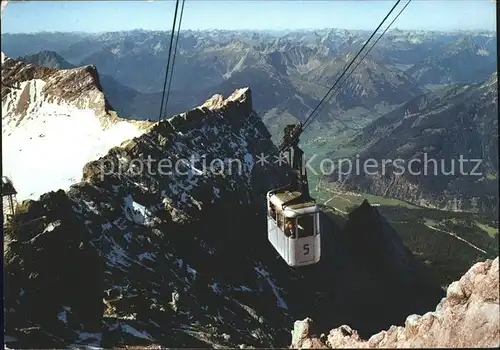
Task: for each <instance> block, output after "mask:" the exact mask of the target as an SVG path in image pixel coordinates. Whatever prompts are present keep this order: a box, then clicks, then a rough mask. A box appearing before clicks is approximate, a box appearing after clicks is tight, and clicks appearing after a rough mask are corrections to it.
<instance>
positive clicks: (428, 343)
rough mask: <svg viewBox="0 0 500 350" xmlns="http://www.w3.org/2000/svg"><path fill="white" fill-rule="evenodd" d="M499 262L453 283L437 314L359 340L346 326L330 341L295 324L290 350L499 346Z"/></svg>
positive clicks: (477, 268) (488, 263)
mask: <svg viewBox="0 0 500 350" xmlns="http://www.w3.org/2000/svg"><path fill="white" fill-rule="evenodd" d="M498 276H499V270H498V257H497V258H496V259H494V260H486V261H484V262H479V263H477V264H475V265H474V266H472V267H471V268H470V270H469V271H468V272H467V273H466V274H465V275H464V276H463V277H462V278H461V279H460V280H459V281H456V282H454V283H452V284H451V285H450V286H449V287H448V290H447V294H446V297H445V298H443V299H442V300H441V302H440V303H439V305H438V306H437V307H436V310H435V311H433V312H428V313H426V314H424V315H422V316H419V315H410V316H408V318H407V319H406V322H405V326H404V327H395V326H392V327H391V328H390V329H388V330H387V331H382V332H380V333H377V334H374V335H373V336H371V337H370V338H369V339H368V340H363V339H361V338H360V337H359V335H358V333H357V332H356V331H355V330H353V329H352V328H351V327H349V326H347V325H343V326H341V327H339V328H335V329H332V330H331V331H330V332H329V333H328V335H325V334H322V335H321V336H319V337H318V335H315V334H314V323H313V321H312V320H311V319H310V318H307V319H305V320H303V321H297V322H295V325H294V330H293V331H292V344H291V348H296V349H301V348H306V349H324V348H400V347H402V348H443V347H446V348H467V347H471V348H472V347H493V348H495V347H496V348H498V347H499V346H500V316H499V315H500V308H499V284H498V280H499V277H498Z"/></svg>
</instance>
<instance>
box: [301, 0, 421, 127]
mask: <svg viewBox="0 0 500 350" xmlns="http://www.w3.org/2000/svg"><path fill="white" fill-rule="evenodd" d="M410 2H411V0H408V2H407V3H406V5H405V6H404V7H403V8H402V9H401V10H400V11H399V12H398V14H397V15H396V16H395V17H394V19H393V20H392V21H391V23H389V25H388V26H387V27H386V28H385V29H384V31H383V32H382V33H381V34H380V35H379V37H378V38H377V40H375V42H374V43H373V44H372V45H371V46H370V47H369V48H368V50H367V51H366V52H365V54H364V55H363V56H362V57H361V59H360V60H359V61H358V63H356V65H355V66H354V68H353V69H352V70H351V71H350V72H349V74H348V75H347V76H346V77H345V79H344V80H343V82H345V81H347V80H348V79H349V77H350V76H351V74H352V73H353V72H354V71H355V70H356V68H358V66H359V65H360V64H361V62H363V60H364V59H365V57H366V56H367V55H368V54H369V53H370V51H371V50H372V49H373V48H374V47H375V45H377V43H378V42H379V41H380V39H382V37H383V36H384V34H385V33H386V32H387V31H388V30H389V28H390V27H391V26H392V25H393V23H394V22H395V21H396V20H397V19H398V17H399V16H400V15H401V13H403V11H404V10H405V9H406V7H408V5H409V4H410ZM340 85H342V82H341V83H340ZM340 85H339V86H338V87H337V89H335V92H337V91H338V90H339V89H340ZM332 96H333V95H332ZM323 106H324V105H323ZM319 112H320V109H318V111H317V113H318V114H319ZM309 125H310V123H309V124H308V125H305V122H304V124H303V128H302V130H304V129H305V128H306V127H307V126H309Z"/></svg>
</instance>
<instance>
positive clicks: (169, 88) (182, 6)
mask: <svg viewBox="0 0 500 350" xmlns="http://www.w3.org/2000/svg"><path fill="white" fill-rule="evenodd" d="M185 2H186V0H182V5H181V15H180V17H179V25H178V26H177V36H176V38H175V45H174V56H173V58H172V69H171V70H170V76H169V81H168V88H167V97H166V99H165V114H167V107H168V98H169V97H170V90H171V88H172V78H173V76H174V66H175V57H176V56H177V47H178V45H179V35H180V32H181V24H182V15H183V14H184V3H185Z"/></svg>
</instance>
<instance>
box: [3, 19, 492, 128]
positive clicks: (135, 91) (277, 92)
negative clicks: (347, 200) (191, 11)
mask: <svg viewBox="0 0 500 350" xmlns="http://www.w3.org/2000/svg"><path fill="white" fill-rule="evenodd" d="M368 36H369V32H368V31H349V30H342V29H325V30H310V31H290V32H286V33H276V32H265V31H224V30H213V31H184V32H183V33H182V34H181V36H180V39H179V50H178V54H177V57H176V64H175V71H174V77H173V83H172V93H171V96H172V98H171V99H170V100H169V103H170V102H171V106H170V107H169V109H168V110H169V114H175V113H177V112H181V111H183V110H185V109H187V108H191V107H193V106H195V105H197V104H199V103H201V102H203V101H204V100H205V99H206V98H208V97H210V96H211V95H212V94H214V93H219V92H221V93H228V92H231V91H232V90H234V88H235V87H239V86H251V87H252V88H253V90H254V91H255V94H256V96H255V99H254V104H255V108H256V111H257V112H258V113H259V114H260V115H262V116H265V117H264V118H265V119H266V120H267V124H268V126H270V125H271V124H273V126H274V124H276V123H278V124H279V125H280V126H279V127H276V129H277V130H280V129H281V124H282V123H283V122H284V120H289V119H292V120H297V119H298V120H301V119H304V118H305V116H307V115H308V113H309V112H310V111H311V110H312V109H313V108H314V107H315V105H316V104H317V103H318V102H319V100H320V99H321V98H322V97H323V96H324V94H325V93H326V91H327V90H328V88H329V87H330V85H331V84H332V83H333V81H334V80H335V79H336V77H337V75H338V74H339V72H340V70H341V69H342V68H343V67H344V66H345V65H346V63H347V62H348V58H349V57H352V55H353V54H354V53H355V52H356V50H358V49H359V48H360V47H361V45H362V44H363V42H364V40H366V39H367V37H368ZM494 39H495V34H494V33H487V32H462V33H446V32H424V31H400V30H393V31H390V32H388V33H387V34H386V36H385V37H384V39H383V40H381V41H380V42H379V43H378V44H377V46H376V48H375V49H374V51H373V52H372V53H370V55H369V56H368V57H367V59H366V61H365V62H363V63H362V64H361V65H360V66H359V67H358V69H357V70H356V72H355V73H354V74H353V75H352V76H351V77H349V79H348V81H346V82H345V83H344V84H343V85H342V87H341V89H340V90H339V91H338V92H337V93H336V97H335V98H333V99H332V103H331V104H329V105H328V106H327V107H326V108H324V109H323V110H322V118H324V119H326V120H328V119H331V118H333V117H334V116H335V118H339V114H341V116H340V119H342V114H344V112H347V113H345V114H346V115H348V117H345V118H344V119H347V122H349V120H350V118H353V117H359V116H361V115H364V114H370V115H373V116H379V115H381V114H383V113H385V112H387V111H389V110H391V109H393V108H394V107H395V106H397V105H400V104H402V103H404V102H407V101H409V100H410V99H411V98H413V97H415V96H418V95H421V94H422V93H423V92H424V91H425V90H426V87H427V85H429V84H445V83H446V84H449V83H459V82H460V83H474V82H478V81H481V80H484V79H485V78H486V77H487V76H489V75H490V74H491V73H493V72H494V71H495V66H494V62H495V58H496V44H495V40H494ZM168 40H169V34H168V33H166V32H159V31H143V30H135V31H128V32H111V33H103V34H84V33H75V34H71V33H70V34H68V33H40V34H4V35H2V44H1V46H2V51H3V52H4V53H5V54H6V55H7V56H9V57H20V56H21V57H22V56H29V55H34V54H38V53H39V52H40V51H47V50H50V51H54V52H55V53H57V54H58V55H59V56H60V57H59V58H58V59H60V58H64V61H66V62H69V63H70V64H72V65H76V66H81V65H89V64H91V65H95V66H96V67H97V70H98V71H99V73H100V75H101V76H102V77H103V78H102V80H103V81H102V83H103V87H104V89H105V90H108V91H107V94H108V95H109V99H110V102H111V103H112V104H113V106H114V108H115V109H116V110H118V111H119V112H120V113H122V114H123V115H124V117H127V118H140V119H147V118H150V119H154V118H157V117H158V113H159V109H160V108H159V103H160V100H161V95H160V94H159V92H160V91H161V89H162V87H163V77H164V74H165V69H166V57H167V53H168V52H167V51H168V45H167V44H168ZM35 41H36V43H35ZM42 56H44V54H42ZM45 56H46V53H45ZM27 59H28V60H30V62H38V64H42V65H52V64H53V63H54V64H56V65H57V62H59V61H57V60H56V61H55V62H51V61H50V60H47V58H46V57H45V58H43V57H41V58H39V59H37V58H33V57H32V58H27ZM57 66H58V67H60V68H64V67H65V64H58V65H57ZM468 67H469V68H470V67H474V69H468ZM466 68H467V69H466ZM405 70H406V71H405ZM404 71H405V72H404ZM108 77H112V78H113V79H114V80H113V81H111V82H107V81H106V80H107V79H109V78H108ZM106 87H107V89H106ZM127 88H128V89H127ZM113 95H114V96H113ZM353 111H354V112H353ZM344 121H345V120H344Z"/></svg>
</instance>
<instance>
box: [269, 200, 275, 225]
mask: <svg viewBox="0 0 500 350" xmlns="http://www.w3.org/2000/svg"><path fill="white" fill-rule="evenodd" d="M269 216H270V217H271V219H273V220H274V221H276V208H275V207H274V205H273V204H272V203H269Z"/></svg>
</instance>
